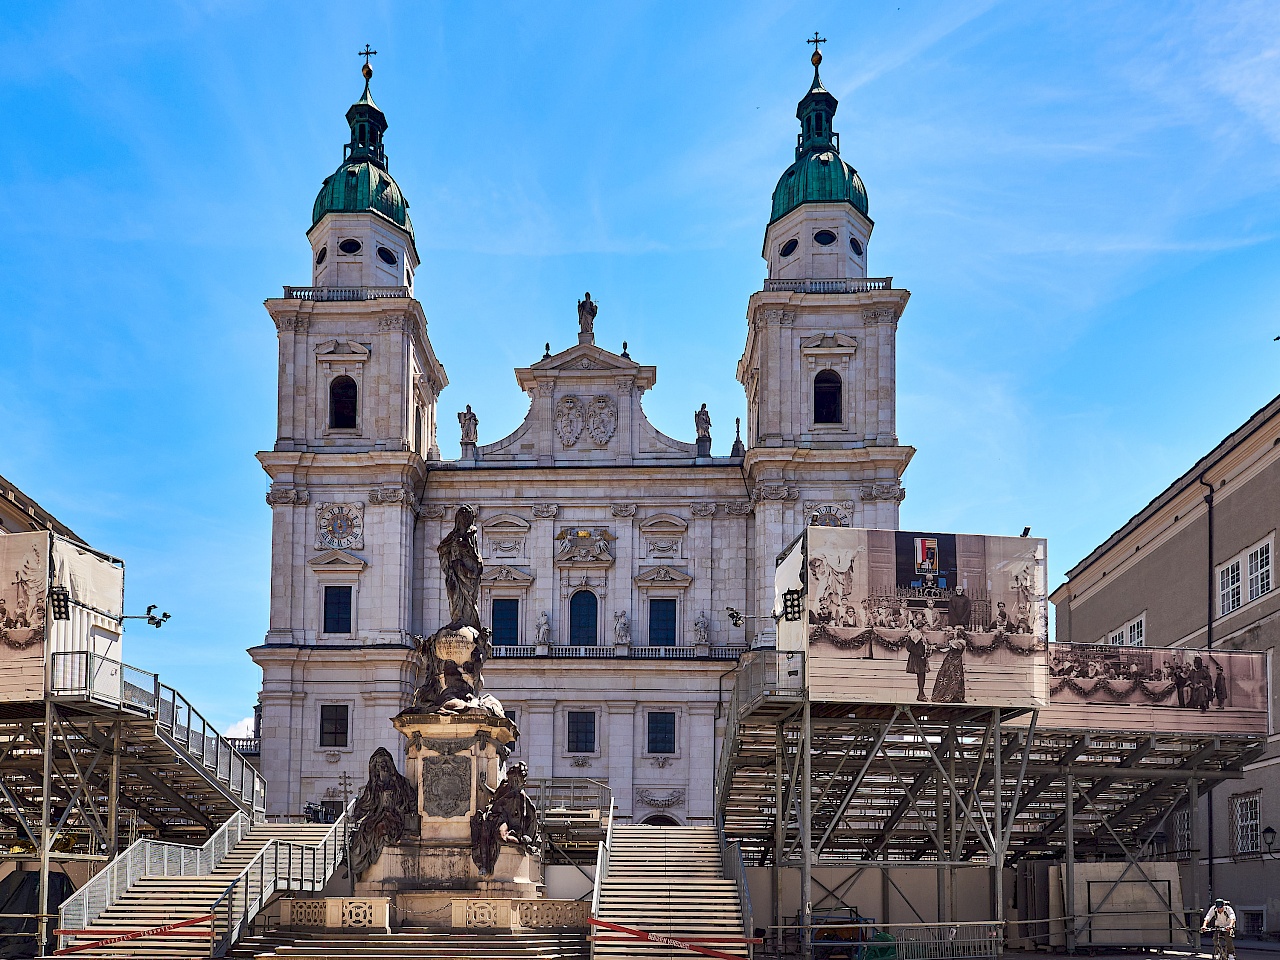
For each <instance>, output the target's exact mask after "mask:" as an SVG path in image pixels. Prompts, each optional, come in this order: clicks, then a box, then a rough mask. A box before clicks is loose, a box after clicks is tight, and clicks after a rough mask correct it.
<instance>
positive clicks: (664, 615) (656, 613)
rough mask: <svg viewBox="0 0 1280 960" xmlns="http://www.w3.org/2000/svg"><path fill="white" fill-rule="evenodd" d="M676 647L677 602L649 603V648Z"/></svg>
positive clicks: (653, 601) (656, 601)
mask: <svg viewBox="0 0 1280 960" xmlns="http://www.w3.org/2000/svg"><path fill="white" fill-rule="evenodd" d="M675 645H676V602H675V601H674V600H650V601H649V646H651V647H674V646H675Z"/></svg>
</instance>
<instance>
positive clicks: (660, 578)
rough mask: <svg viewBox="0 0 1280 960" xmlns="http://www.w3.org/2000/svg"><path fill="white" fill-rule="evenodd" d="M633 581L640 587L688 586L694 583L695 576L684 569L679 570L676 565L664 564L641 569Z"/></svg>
mask: <svg viewBox="0 0 1280 960" xmlns="http://www.w3.org/2000/svg"><path fill="white" fill-rule="evenodd" d="M632 582H633V583H634V584H635V585H636V586H638V587H652V586H664V587H687V586H688V585H689V584H691V583H693V577H691V576H689V574H687V573H685V572H684V571H683V570H677V569H676V568H675V567H668V566H666V565H665V564H664V565H663V566H660V567H650V568H649V569H648V570H643V571H641V572H640V574H639V575H638V576H636V577H635V578H634V579H633V580H632Z"/></svg>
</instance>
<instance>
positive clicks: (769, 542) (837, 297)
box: [738, 34, 915, 615]
mask: <svg viewBox="0 0 1280 960" xmlns="http://www.w3.org/2000/svg"><path fill="white" fill-rule="evenodd" d="M809 42H810V43H813V44H814V48H815V49H814V52H813V55H812V57H811V59H810V62H811V63H812V64H813V80H812V82H811V83H810V84H809V89H808V90H807V91H806V92H805V94H804V96H803V97H802V98H801V99H800V102H799V104H798V105H797V108H796V117H797V119H798V120H799V121H800V133H799V134H798V136H797V138H796V146H795V160H794V162H793V163H792V164H791V165H790V166H789V167H787V169H786V170H785V171H783V174H782V176H781V177H780V178H779V180H778V185H777V188H776V189H775V190H774V192H773V209H772V213H771V216H770V219H769V223H768V226H766V227H765V234H764V247H763V250H762V256H763V257H764V260H765V262H766V264H767V265H768V273H767V276H766V278H765V281H764V286H763V289H761V290H759V291H758V292H756V293H754V294H753V295H752V296H751V300H750V302H749V304H748V306H747V324H748V326H747V341H746V347H745V349H744V350H743V354H742V359H741V360H739V361H738V380H739V382H740V383H741V384H742V386H743V389H744V390H745V392H746V395H747V396H746V398H747V420H746V423H744V424H743V426H744V428H745V429H744V433H745V434H746V439H747V441H748V447H749V449H748V450H747V452H746V457H745V459H744V467H745V469H746V470H747V474H748V479H749V482H750V483H751V484H752V486H753V497H754V499H756V501H757V503H758V506H757V511H756V517H757V523H758V530H759V533H758V535H759V536H760V538H761V539H760V543H759V546H758V548H757V549H758V550H759V551H760V553H759V555H760V556H769V557H772V556H774V555H775V554H776V553H777V550H778V545H779V544H785V543H788V542H789V541H790V540H791V538H792V537H794V536H795V535H796V534H798V533H800V532H801V531H802V530H803V529H804V527H805V526H806V525H807V524H809V523H811V522H814V519H815V517H819V516H820V517H821V519H820V520H818V521H817V522H823V523H837V524H839V525H843V526H854V527H879V528H888V529H895V528H897V526H898V504H899V502H900V501H901V500H902V498H903V496H904V491H903V489H902V485H901V477H902V473H903V471H904V470H905V469H906V466H907V464H908V463H909V462H910V460H911V456H912V454H914V452H915V451H914V450H913V449H912V448H911V447H907V446H902V445H901V444H899V442H898V436H897V423H896V408H897V394H896V369H895V368H896V355H895V351H896V343H897V333H898V320H899V318H900V317H901V316H902V312H903V310H904V309H905V307H906V304H907V300H908V298H909V297H910V294H909V293H908V292H907V291H906V290H899V289H896V288H895V287H894V285H893V279H892V278H891V277H884V278H874V277H868V276H867V247H868V244H869V242H870V239H871V230H872V227H873V224H872V221H871V218H870V216H869V215H868V204H867V191H866V187H865V186H864V185H863V182H862V178H861V177H859V176H858V173H857V171H856V170H854V168H853V167H851V166H850V165H849V164H848V162H846V161H845V159H844V158H843V157H842V156H841V155H840V135H839V134H838V133H836V132H835V130H834V129H833V127H832V121H833V119H834V117H835V114H836V107H837V101H836V98H835V97H834V96H833V95H832V94H831V93H830V92H829V91H828V90H827V89H826V88H825V87H824V86H823V84H822V78H821V76H820V75H819V72H818V67H819V65H820V64H821V63H822V54H821V53H820V52H819V50H818V49H817V45H818V44H820V43H822V42H824V41H823V39H822V38H821V37H819V36H818V35H817V34H815V35H814V37H813V39H812V40H810V41H809ZM765 568H769V569H765ZM760 576H761V577H762V579H761V581H760V583H759V584H758V585H757V590H758V591H759V595H760V596H768V597H771V596H772V594H771V593H770V590H771V589H772V587H771V586H770V584H771V582H772V581H771V577H772V570H771V565H769V564H765V565H764V566H763V567H762V568H761V572H760ZM760 612H761V614H762V615H763V613H764V611H763V610H762V611H760Z"/></svg>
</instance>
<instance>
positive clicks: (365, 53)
mask: <svg viewBox="0 0 1280 960" xmlns="http://www.w3.org/2000/svg"><path fill="white" fill-rule="evenodd" d="M814 36H817V34H814ZM377 55H378V51H377V50H374V49H373V48H372V47H370V46H369V45H368V44H367V43H366V44H365V45H364V49H363V50H357V51H356V56H357V57H364V66H363V67H361V68H360V72H361V73H362V74H364V78H365V80H366V81H368V80H369V79H371V78H372V77H373V67H371V66H369V58H370V57H376V56H377Z"/></svg>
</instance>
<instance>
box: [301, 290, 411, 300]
mask: <svg viewBox="0 0 1280 960" xmlns="http://www.w3.org/2000/svg"><path fill="white" fill-rule="evenodd" d="M408 296H409V288H408V287H285V288H284V299H285V300H312V301H315V302H317V303H331V302H334V301H343V300H399V299H403V298H406V297H408Z"/></svg>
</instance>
